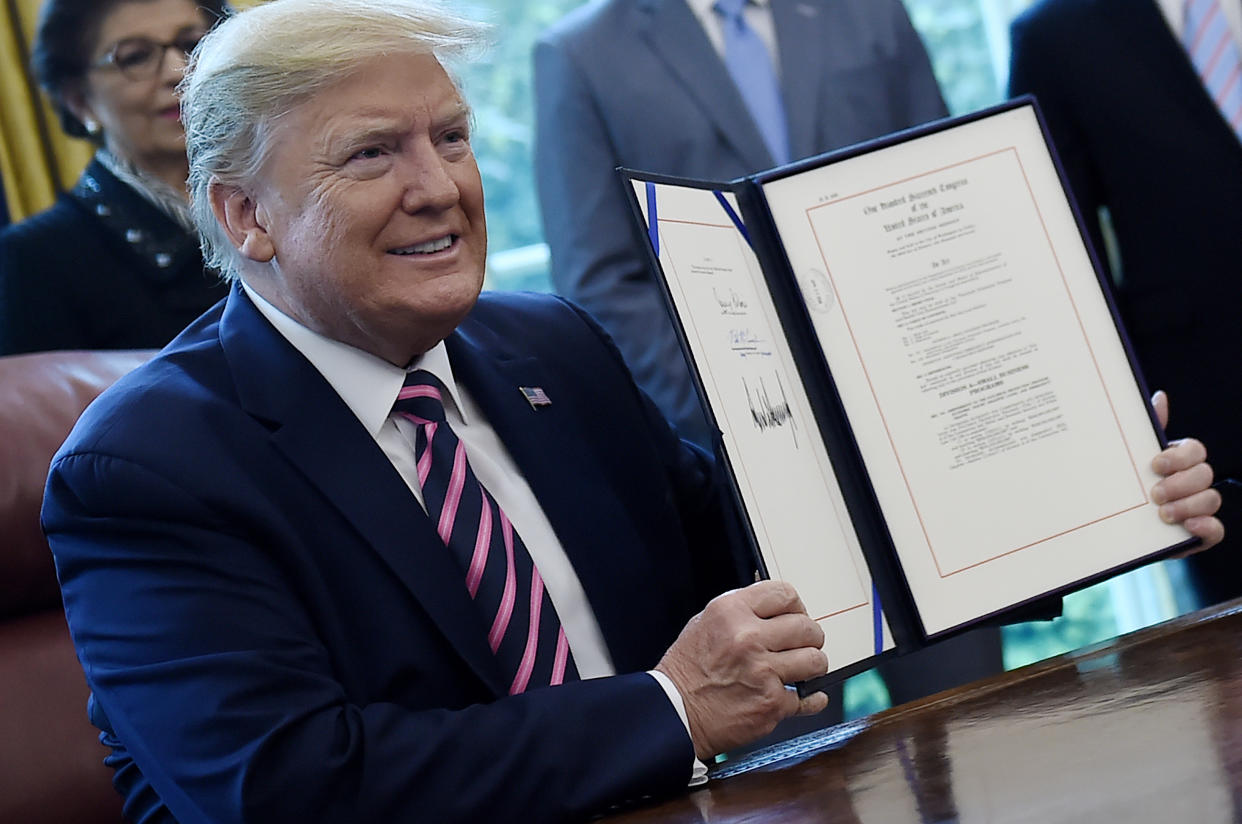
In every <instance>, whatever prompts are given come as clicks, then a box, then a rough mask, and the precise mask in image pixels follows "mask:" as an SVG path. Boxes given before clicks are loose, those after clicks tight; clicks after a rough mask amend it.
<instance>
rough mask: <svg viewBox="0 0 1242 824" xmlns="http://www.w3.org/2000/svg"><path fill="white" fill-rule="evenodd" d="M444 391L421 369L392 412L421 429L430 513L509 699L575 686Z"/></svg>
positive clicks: (551, 610)
mask: <svg viewBox="0 0 1242 824" xmlns="http://www.w3.org/2000/svg"><path fill="white" fill-rule="evenodd" d="M443 391H444V385H443V384H442V383H440V381H439V379H437V378H436V376H435V375H433V374H431V373H430V372H427V371H425V370H422V369H416V370H414V371H413V372H410V373H409V374H407V375H406V378H405V385H404V386H403V387H401V392H400V393H399V394H398V395H397V402H396V404H395V405H394V406H393V409H394V410H395V411H396V412H397V413H398V414H400V415H403V416H404V417H405V418H406V419H407V420H409V421H410V422H411V423H413V424H415V425H416V426H417V427H418V430H417V434H416V436H415V441H414V458H415V460H416V461H417V462H418V464H417V465H418V483H419V486H420V487H421V488H422V490H423V502H424V503H425V504H426V506H427V514H428V516H430V517H431V519H432V520H433V521H435V522H436V531H437V532H438V533H439V535H440V539H441V540H442V541H444V543H445V545H446V546H447V547H448V548H449V550H450V551H451V552H452V553H453V555H454V556H455V557H456V558H457V561H458V563H459V564H460V565H461V568H462V577H463V583H464V584H465V586H466V590H467V591H468V592H469V593H470V597H471V598H472V599H473V600H474V603H475V605H476V606H477V607H478V608H479V610H480V612H481V613H482V616H483V619H484V622H485V623H486V624H487V626H488V627H489V628H490V629H489V631H488V636H487V640H488V644H489V645H490V646H491V648H492V652H493V653H494V654H495V655H496V658H497V660H498V661H499V662H500V666H501V669H502V670H503V671H504V672H505V676H506V677H507V678H509V679H510V686H509V694H510V695H516V694H518V693H521V692H525V691H526V690H527V689H528V688H530V687H537V686H549V685H552V686H555V685H557V684H560V683H562V682H564V681H576V680H577V679H578V670H577V668H576V667H575V666H574V660H573V655H572V654H571V653H570V650H569V642H568V641H567V640H566V638H565V630H564V628H563V627H562V626H561V620H560V617H559V616H558V615H557V614H556V608H555V607H554V606H553V605H552V599H551V598H549V597H548V593H547V590H546V589H544V585H543V578H542V577H541V576H540V575H539V570H538V568H536V567H535V563H534V561H533V560H532V559H531V557H530V553H529V552H527V551H526V545H525V544H523V543H522V538H521V536H519V535H518V534H517V531H516V530H514V529H513V525H512V524H511V523H509V519H508V518H507V517H506V516H505V513H504V511H503V510H502V509H501V508H500V505H499V504H497V503H496V500H495V499H494V498H493V497H492V496H491V493H489V492H488V491H487V490H486V489H485V488H484V487H483V485H482V484H481V483H479V480H478V479H477V478H476V477H475V475H474V471H473V470H472V469H471V468H470V463H469V461H467V460H466V448H465V445H464V444H462V442H461V441H460V440H458V438H457V435H455V434H454V433H453V430H452V429H450V428H449V425H448V423H447V422H446V421H445V419H444V400H443V394H442V393H443Z"/></svg>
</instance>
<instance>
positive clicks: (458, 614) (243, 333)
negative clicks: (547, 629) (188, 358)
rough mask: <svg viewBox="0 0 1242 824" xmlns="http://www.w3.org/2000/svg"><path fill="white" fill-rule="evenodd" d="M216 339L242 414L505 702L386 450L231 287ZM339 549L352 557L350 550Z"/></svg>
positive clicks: (443, 557) (446, 559) (463, 602)
mask: <svg viewBox="0 0 1242 824" xmlns="http://www.w3.org/2000/svg"><path fill="white" fill-rule="evenodd" d="M220 339H221V344H222V346H223V347H224V351H225V354H226V356H227V358H228V361H229V366H230V369H231V371H232V374H233V378H234V380H235V382H236V385H237V391H238V397H239V399H240V401H241V404H242V406H243V407H244V408H245V409H246V411H247V412H249V413H250V414H251V415H254V416H255V417H257V418H259V419H260V420H262V421H264V422H266V423H267V425H268V426H269V427H270V428H271V430H272V436H271V437H272V443H273V444H274V445H275V447H276V448H277V449H279V450H280V451H281V452H282V453H283V454H284V455H285V457H286V458H287V459H288V460H289V462H290V463H291V464H293V465H294V466H295V467H296V468H297V469H298V470H299V471H300V472H301V473H302V474H303V475H304V476H305V477H306V479H307V480H308V481H309V482H310V483H311V484H313V485H314V486H315V487H317V488H318V489H319V491H320V492H322V493H323V495H324V497H325V498H326V499H327V500H328V501H330V502H331V503H332V504H333V505H334V506H335V507H336V508H337V510H339V511H340V513H341V514H342V515H343V516H344V517H345V518H346V519H347V520H348V521H349V522H350V524H351V525H352V526H353V528H354V529H355V530H356V531H357V532H358V534H359V536H360V537H361V539H362V541H363V542H364V543H366V544H367V545H368V546H370V548H371V549H373V550H374V551H375V552H376V554H378V555H379V556H380V558H381V559H382V560H383V561H384V563H385V564H386V565H387V566H388V567H389V568H390V569H391V570H392V572H393V573H394V574H395V575H396V576H397V577H398V578H399V579H400V580H401V581H402V582H403V583H404V584H405V586H406V587H407V588H408V589H409V590H410V592H411V593H412V594H413V595H414V597H415V598H417V599H418V601H419V603H420V604H421V605H422V607H423V609H424V610H425V611H426V612H427V614H428V615H429V616H430V617H431V619H432V620H433V621H434V622H435V623H436V625H437V626H438V627H439V629H440V631H441V632H442V633H443V634H444V635H445V637H446V638H448V640H449V642H450V643H451V644H452V646H453V648H454V649H455V650H457V652H458V653H459V654H460V655H461V656H462V658H463V659H464V660H465V661H466V662H467V663H468V664H469V665H470V666H471V668H472V669H473V670H474V671H475V673H476V674H477V675H478V677H479V678H480V679H481V680H482V681H483V682H485V683H486V684H488V685H489V687H491V689H493V690H494V691H495V692H496V694H498V695H503V694H505V692H506V689H507V685H505V684H503V683H502V679H501V674H500V672H499V670H498V668H497V666H496V663H495V657H494V656H493V655H492V653H491V650H490V649H488V646H487V642H486V630H485V629H484V628H483V627H482V625H481V621H480V617H479V614H478V611H477V610H476V609H475V608H474V606H473V604H471V602H470V599H469V597H468V595H467V593H466V588H465V586H464V585H461V586H446V582H450V581H459V580H460V578H461V573H460V571H459V569H458V568H457V565H456V564H455V562H454V561H453V559H452V558H451V556H450V555H449V553H448V552H435V551H429V550H424V548H436V547H439V546H442V545H441V544H440V539H439V537H438V536H437V535H436V532H435V528H434V527H433V525H432V524H431V521H430V520H429V519H428V518H427V516H426V514H425V513H424V512H423V510H422V509H421V508H420V507H419V506H418V503H417V502H416V501H415V499H414V498H413V496H412V495H411V494H410V491H409V489H408V488H407V487H406V486H405V483H404V481H402V480H401V477H400V475H399V474H398V473H397V471H396V470H395V469H394V468H393V466H392V464H391V463H390V462H389V461H388V458H387V457H386V456H385V455H384V453H383V451H382V450H381V449H380V448H379V446H378V445H377V444H376V443H375V441H374V439H372V438H371V436H370V434H369V433H368V432H367V431H366V430H365V429H364V428H363V427H362V425H361V424H360V423H359V422H358V419H357V418H356V417H354V415H353V413H352V412H351V411H350V410H349V408H348V407H347V406H346V405H345V403H344V401H342V400H341V399H340V397H339V396H338V395H337V394H336V393H335V392H334V391H333V390H332V388H331V387H330V386H329V385H328V383H327V381H325V380H324V379H323V378H322V376H321V375H320V374H319V373H318V371H316V370H315V368H314V367H313V366H311V365H310V363H309V362H308V361H307V360H306V359H305V358H304V357H303V356H302V355H301V354H300V353H299V352H297V350H295V349H294V348H293V347H292V346H291V345H290V344H289V342H288V341H286V340H285V339H284V337H283V336H281V335H280V333H278V332H277V331H276V330H275V329H274V328H272V326H271V325H270V324H269V323H268V322H267V320H266V319H265V318H263V317H262V315H261V314H260V313H259V312H258V310H257V309H255V308H254V305H253V304H252V303H251V302H250V300H249V299H248V298H247V297H246V296H245V294H244V293H243V292H242V291H241V290H240V289H239V288H237V287H234V289H233V291H232V293H231V294H230V295H229V300H228V305H227V306H226V307H225V310H224V316H223V318H222V320H221V324H220ZM345 551H349V549H348V548H346V550H345Z"/></svg>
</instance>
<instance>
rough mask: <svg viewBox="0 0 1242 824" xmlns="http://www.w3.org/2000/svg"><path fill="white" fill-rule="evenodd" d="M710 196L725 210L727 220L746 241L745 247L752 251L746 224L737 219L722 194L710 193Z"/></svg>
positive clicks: (752, 245) (753, 245) (752, 246)
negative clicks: (713, 196)
mask: <svg viewBox="0 0 1242 824" xmlns="http://www.w3.org/2000/svg"><path fill="white" fill-rule="evenodd" d="M712 194H714V195H715V196H716V201H717V202H718V203H719V204H720V206H721V208H723V209H724V210H725V214H726V215H728V216H729V220H731V221H733V225H734V226H736V227H737V230H738V231H739V232H741V233H742V238H743V239H744V240H745V241H746V245H747V246H749V247H750V248H751V251H754V248H755V244H753V243H751V242H750V232H747V231H746V224H744V223H742V219H741V218H740V217H738V214H737V212H735V211H734V210H733V207H732V206H730V205H729V201H728V200H726V199H725V196H724V195H723V194H721V193H720V192H712Z"/></svg>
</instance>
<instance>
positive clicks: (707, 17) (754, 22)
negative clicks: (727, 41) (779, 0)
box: [686, 0, 781, 75]
mask: <svg viewBox="0 0 1242 824" xmlns="http://www.w3.org/2000/svg"><path fill="white" fill-rule="evenodd" d="M715 4H716V0H686V5H687V6H689V7H690V11H692V12H694V16H695V17H697V18H698V19H699V24H700V25H702V26H703V31H704V32H706V33H707V39H708V40H710V41H711V42H712V48H714V49H715V50H716V54H718V55H720V57H721V59H724V30H723V28H722V26H721V17H720V15H719V14H716V12H714V11H712V6H714V5H715ZM742 14H743V15H744V16H745V17H746V24H747V25H748V26H750V27H751V28H752V29H754V31H755V34H757V35H759V39H760V40H762V41H763V45H765V46H767V47H768V54H770V55H772V64H773V65H774V66H776V73H777V75H779V74H780V65H781V61H780V52H779V51H778V46H777V43H776V24H775V23H773V22H772V4H771V3H770V2H769V0H750V2H749V3H747V4H746V8H745V9H744V10H743V11H742Z"/></svg>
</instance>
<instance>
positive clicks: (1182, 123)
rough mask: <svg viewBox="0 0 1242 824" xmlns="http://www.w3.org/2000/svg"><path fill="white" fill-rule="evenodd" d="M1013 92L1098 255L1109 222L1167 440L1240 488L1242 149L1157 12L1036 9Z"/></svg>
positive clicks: (1018, 27)
mask: <svg viewBox="0 0 1242 824" xmlns="http://www.w3.org/2000/svg"><path fill="white" fill-rule="evenodd" d="M1232 2H1237V0H1232ZM1010 91H1011V92H1012V93H1013V94H1020V93H1026V92H1030V93H1034V94H1035V95H1036V97H1037V98H1038V100H1039V104H1040V107H1041V109H1042V110H1043V111H1044V114H1045V115H1046V116H1047V120H1048V125H1049V127H1050V129H1051V131H1052V136H1053V139H1054V142H1055V144H1056V148H1057V150H1058V152H1059V154H1060V157H1061V161H1062V163H1063V164H1064V167H1065V170H1066V173H1067V175H1068V177H1069V181H1070V185H1071V188H1072V189H1073V192H1074V195H1075V198H1076V199H1077V201H1078V205H1079V207H1080V208H1081V210H1082V215H1083V218H1084V219H1085V221H1086V223H1087V226H1088V227H1089V229H1090V232H1091V234H1092V235H1093V236H1094V239H1095V242H1096V248H1097V249H1100V250H1103V249H1104V248H1105V247H1104V246H1103V244H1102V235H1101V230H1100V220H1099V208H1100V207H1101V206H1105V207H1107V208H1108V211H1109V214H1110V215H1111V220H1112V226H1113V229H1114V232H1115V234H1116V239H1117V247H1118V249H1117V251H1118V252H1119V258H1120V271H1119V272H1116V273H1114V274H1115V276H1116V279H1117V281H1118V288H1117V296H1118V300H1119V305H1120V309H1121V314H1122V318H1123V320H1124V321H1125V325H1126V329H1127V330H1128V331H1129V333H1130V338H1131V340H1132V341H1133V343H1134V346H1135V350H1136V352H1137V355H1138V359H1139V363H1140V364H1141V365H1142V367H1143V371H1144V373H1145V374H1146V376H1147V379H1148V383H1149V384H1150V385H1151V386H1152V387H1153V388H1161V389H1166V390H1168V392H1169V395H1170V398H1171V400H1172V410H1171V411H1172V416H1171V420H1170V426H1169V430H1170V434H1171V435H1173V436H1174V437H1178V436H1185V435H1194V436H1195V437H1197V438H1199V439H1201V440H1202V441H1203V442H1204V443H1206V444H1207V446H1208V452H1209V454H1208V459H1209V460H1210V461H1211V462H1212V465H1213V468H1214V469H1216V473H1217V475H1218V476H1225V475H1231V476H1234V477H1239V476H1242V438H1239V437H1238V422H1239V421H1240V420H1242V336H1240V335H1239V333H1238V312H1239V307H1242V229H1240V228H1239V227H1242V142H1240V141H1239V140H1238V136H1237V135H1236V134H1234V133H1233V131H1232V130H1231V129H1230V128H1229V126H1228V125H1227V124H1226V122H1225V119H1224V117H1222V116H1221V114H1220V111H1219V110H1218V109H1217V107H1216V105H1215V103H1214V102H1213V101H1212V99H1211V98H1210V97H1209V95H1208V93H1207V91H1206V89H1204V87H1203V84H1202V82H1201V81H1200V80H1199V76H1198V74H1197V73H1196V71H1195V69H1194V66H1193V65H1192V64H1191V62H1190V59H1189V57H1188V56H1187V54H1186V52H1185V49H1184V48H1183V47H1182V45H1181V44H1180V43H1178V41H1177V39H1176V37H1174V35H1173V32H1172V31H1171V30H1170V29H1169V27H1168V25H1167V24H1166V22H1165V20H1164V17H1163V15H1162V14H1161V12H1160V9H1159V8H1158V6H1157V4H1156V3H1155V2H1153V0H1044V2H1041V3H1038V4H1037V5H1035V6H1034V7H1032V8H1031V9H1030V10H1028V11H1027V12H1026V13H1025V14H1024V15H1022V16H1021V17H1019V18H1018V19H1017V20H1016V21H1015V22H1014V24H1013V65H1012V70H1011V77H1010ZM1226 514H1228V513H1226Z"/></svg>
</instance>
